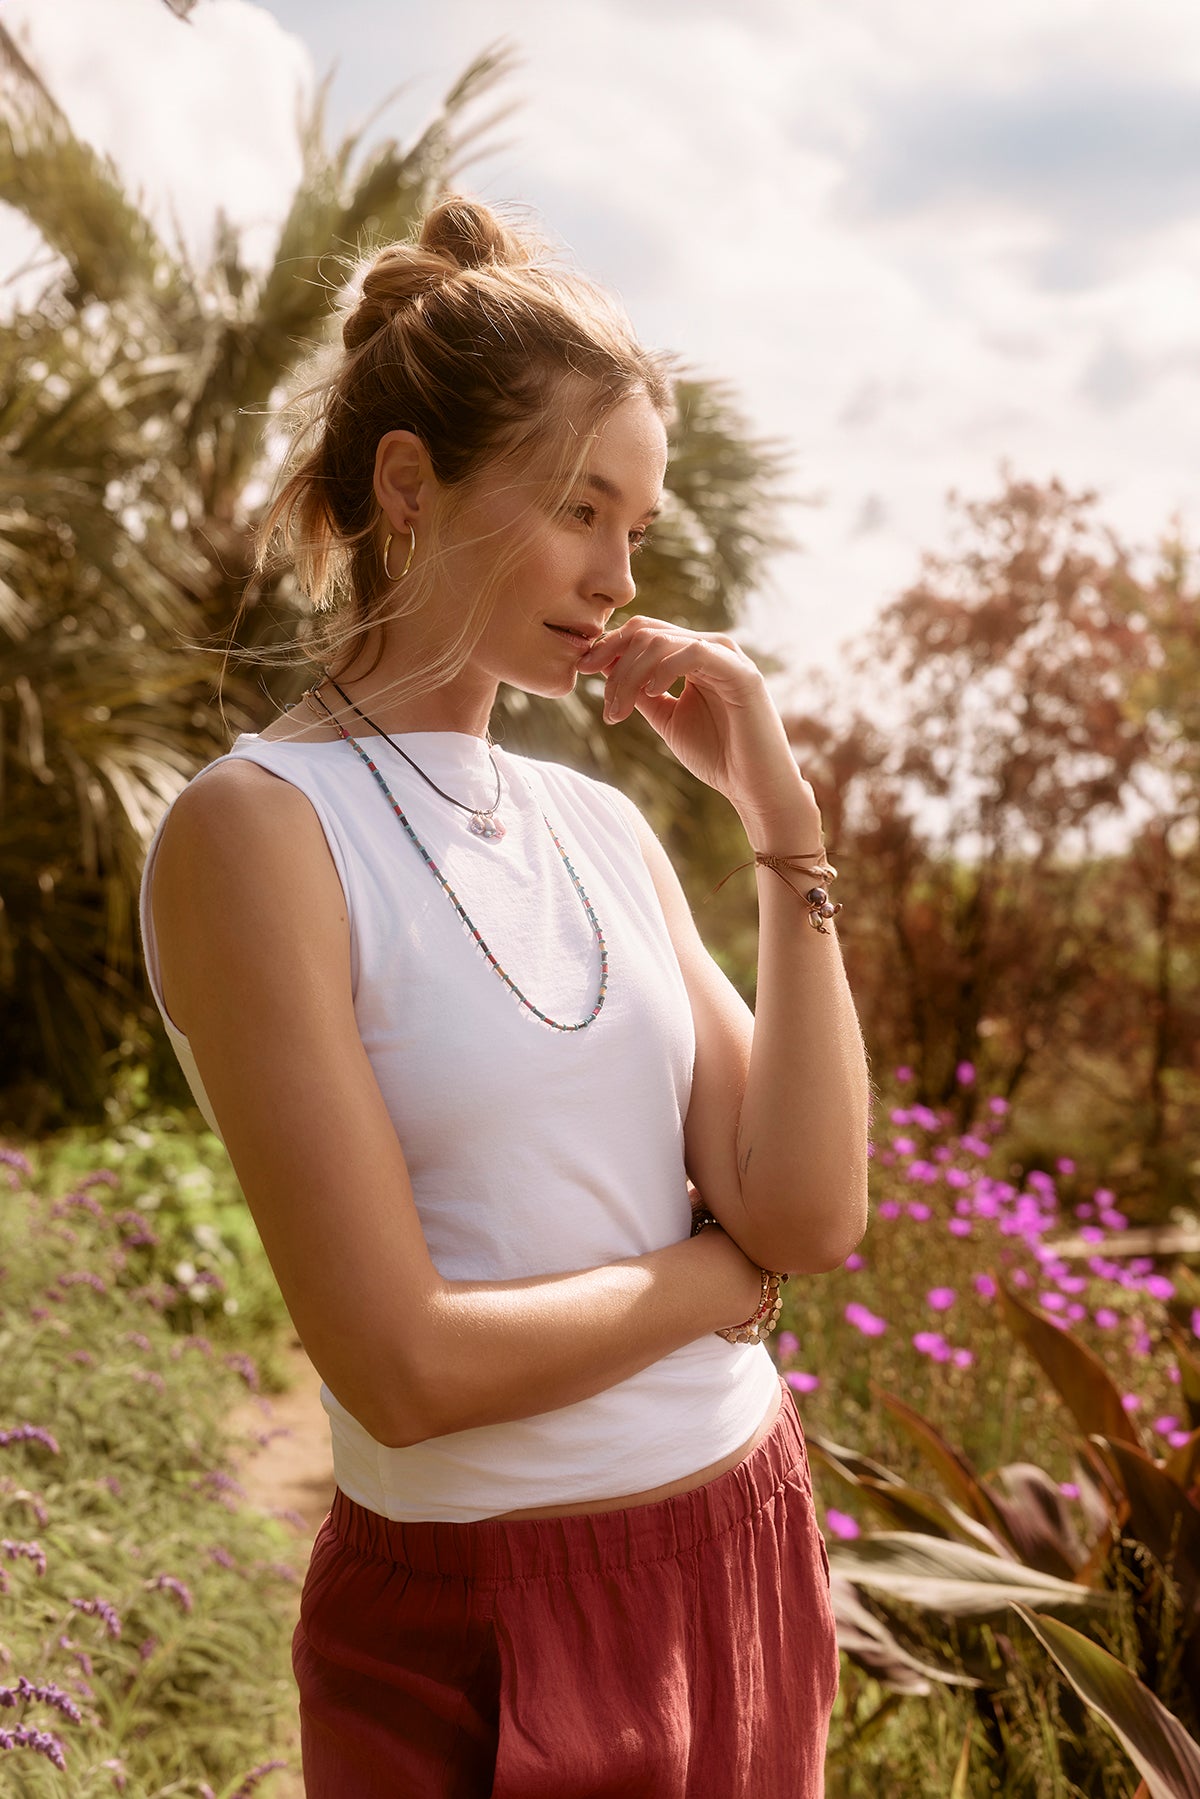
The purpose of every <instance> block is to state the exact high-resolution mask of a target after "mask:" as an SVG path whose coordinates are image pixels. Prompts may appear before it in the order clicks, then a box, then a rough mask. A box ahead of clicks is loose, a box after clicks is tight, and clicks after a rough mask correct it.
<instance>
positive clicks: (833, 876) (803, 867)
mask: <svg viewBox="0 0 1200 1799" xmlns="http://www.w3.org/2000/svg"><path fill="white" fill-rule="evenodd" d="M754 863H755V866H756V867H757V866H758V864H759V863H761V864H762V866H763V867H764V868H773V869H774V870H775V873H776V874H777V875H778V876H779V878H780V880H781V881H782V882H783V883H784V885H785V886H786V887H792V883H791V882H790V881H789V880H788V878H787V876H786V875H785V874H784V872H783V871H784V869H785V868H792V869H795V871H796V873H797V874H805V875H815V876H816V877H817V879H818V880H820V881H836V880H837V869H836V868H833V867H831V866H830V864H829V863H828V862H827V861H826V860H825V846H824V844H822V845H821V848H820V849H819V850H814V851H813V852H812V853H811V855H800V856H775V855H771V854H769V853H768V852H767V851H766V850H755V852H754ZM749 867H750V862H749V860H747V861H745V862H739V863H738V865H737V868H731V869H730V871H729V874H727V875H723V876H722V878H721V879H720V880H719V881H718V882H717V884H716V886H715V887H714V888H713V893H719V892H720V891H721V889H722V887H723V886H724V885H725V882H726V881H727V880H728V879H729V875H735V874H737V873H738V870H739V869H743V868H749ZM799 891H800V890H799V888H797V887H792V892H793V893H798V892H799ZM800 897H801V899H802V900H803V901H804V903H805V905H806V906H807V907H808V915H807V916H808V922H809V924H810V925H812V927H813V929H814V930H816V931H820V933H821V935H822V936H823V937H828V935H829V932H828V930H827V929H826V928H825V920H826V919H827V918H836V917H837V915H838V913H839V912H841V911H843V910H844V908H843V907H842V906H841V905H835V904H834V902H833V901H832V900H831V899H830V897H829V894H828V892H827V891H826V889H825V888H824V887H810V888H809V889H808V892H807V893H801V894H800ZM709 898H710V899H711V898H712V894H710V895H709Z"/></svg>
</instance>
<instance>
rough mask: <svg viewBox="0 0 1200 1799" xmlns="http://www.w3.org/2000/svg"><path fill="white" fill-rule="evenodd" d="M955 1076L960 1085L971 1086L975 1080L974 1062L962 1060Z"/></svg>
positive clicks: (955, 1071)
mask: <svg viewBox="0 0 1200 1799" xmlns="http://www.w3.org/2000/svg"><path fill="white" fill-rule="evenodd" d="M954 1078H955V1080H956V1081H957V1082H958V1084H959V1086H960V1087H970V1086H971V1085H972V1084H973V1083H974V1080H975V1064H974V1062H960V1063H959V1065H958V1067H957V1068H956V1069H955V1070H954Z"/></svg>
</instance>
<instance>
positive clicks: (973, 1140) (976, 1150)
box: [958, 1133, 992, 1156]
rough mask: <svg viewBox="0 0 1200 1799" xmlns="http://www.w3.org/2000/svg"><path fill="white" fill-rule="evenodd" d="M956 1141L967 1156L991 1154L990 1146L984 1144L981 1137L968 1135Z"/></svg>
mask: <svg viewBox="0 0 1200 1799" xmlns="http://www.w3.org/2000/svg"><path fill="white" fill-rule="evenodd" d="M958 1141H959V1143H960V1145H961V1146H962V1148H963V1149H965V1150H966V1151H967V1153H968V1154H969V1155H972V1156H990V1155H991V1153H992V1146H991V1144H990V1143H985V1142H984V1140H983V1138H982V1137H976V1136H973V1135H972V1134H970V1133H968V1134H967V1135H966V1136H964V1137H960V1138H959V1140H958Z"/></svg>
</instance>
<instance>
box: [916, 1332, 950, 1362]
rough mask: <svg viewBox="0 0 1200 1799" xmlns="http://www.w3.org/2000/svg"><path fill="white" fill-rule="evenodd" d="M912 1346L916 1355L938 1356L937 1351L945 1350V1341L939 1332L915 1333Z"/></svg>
mask: <svg viewBox="0 0 1200 1799" xmlns="http://www.w3.org/2000/svg"><path fill="white" fill-rule="evenodd" d="M912 1346H913V1348H914V1349H915V1350H916V1351H917V1353H918V1355H930V1356H938V1355H939V1351H941V1350H943V1349H945V1348H946V1339H945V1337H943V1335H942V1333H941V1331H917V1332H916V1333H915V1334H914V1336H913V1339H912Z"/></svg>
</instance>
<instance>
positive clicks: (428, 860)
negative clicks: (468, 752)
mask: <svg viewBox="0 0 1200 1799" xmlns="http://www.w3.org/2000/svg"><path fill="white" fill-rule="evenodd" d="M329 679H330V680H331V682H332V685H333V686H334V687H337V682H336V681H333V680H332V677H329ZM337 690H338V692H339V693H342V690H341V688H340V687H337ZM308 697H309V698H311V699H314V700H315V701H316V703H317V705H318V706H320V707H321V708H322V710H323V711H325V712H327V713H329V717H330V720H331V721H332V723H333V726H334V729H335V730H336V731H337V732H338V733H339V735H340V736H341V737H343V738H344V739H345V741H346V742H347V743H349V744H352V745H353V747H354V748H355V749H356V750H357V751H358V753H359V755H360V756H361V757H362V759H363V761H364V762H365V763H366V765H367V767H368V768H369V769H370V771H371V773H372V774H373V775H374V776H375V779H376V780H377V781H378V783H379V785H380V787H382V789H383V791H384V794H385V795H386V797H387V800H388V803H389V804H390V806H391V808H392V810H393V812H394V813H395V814H396V817H397V818H398V819H399V820H400V823H401V824H402V825H403V826H404V829H405V830H406V831H407V832H408V835H409V837H410V838H411V839H412V841H413V842H414V843H415V844H416V846H417V848H418V850H419V851H420V852H421V856H422V858H423V860H424V862H425V866H426V867H427V868H428V869H429V870H430V872H431V873H432V874H434V875H436V877H437V879H438V880H439V881H440V882H441V884H442V886H443V888H444V889H445V891H446V893H447V894H448V895H449V897H450V900H451V902H452V904H453V906H454V909H455V911H456V912H457V913H458V915H459V917H460V918H461V920H462V922H463V924H464V925H465V926H466V928H467V931H468V934H469V935H470V936H471V937H472V938H473V940H474V941H475V942H476V943H477V944H478V945H479V948H480V949H481V950H482V951H483V954H484V956H485V957H486V958H487V960H488V962H490V963H491V965H492V967H493V968H494V969H495V971H496V973H497V974H498V975H499V976H500V979H501V980H502V981H503V982H504V984H505V986H506V987H508V988H510V989H511V990H512V992H513V993H515V994H516V996H517V998H518V1000H519V1001H520V1002H521V1004H522V1005H523V1006H525V1007H527V1008H528V1010H529V1011H530V1012H532V1013H533V1015H534V1017H535V1018H539V1019H540V1020H541V1021H542V1023H543V1024H547V1025H549V1026H550V1028H551V1030H555V1031H583V1030H586V1029H587V1027H588V1025H589V1024H591V1023H592V1022H593V1020H594V1019H596V1018H598V1017H599V1015H600V1011H601V1009H602V1007H603V1005H604V997H605V994H606V993H607V992H608V947H607V945H606V944H605V941H604V932H603V930H602V929H601V928H600V920H599V919H598V918H597V917H596V914H595V912H594V910H593V908H592V903H591V901H590V900H589V899H588V896H587V894H586V892H585V891H584V887H583V883H582V881H581V880H580V879H579V876H578V875H577V874H576V873H575V870H574V868H573V867H572V864H571V859H570V857H569V856H568V855H567V852H566V850H565V849H564V848H563V846H562V844H561V843H560V842H559V840H558V835H557V833H556V832H555V829H554V826H553V825H552V824H551V823H550V820H549V819H548V818H547V817H546V814H545V813H544V812H542V820H543V822H544V824H545V826H546V829H547V830H548V831H549V833H550V835H551V837H553V838H554V843H555V847H556V848H557V850H558V853H559V855H560V856H561V857H562V859H563V861H564V862H565V863H566V865H567V872H568V874H569V875H570V877H571V880H572V882H573V883H574V886H575V891H576V893H578V895H579V897H580V900H581V901H582V902H583V909H584V911H585V912H586V913H587V916H588V921H589V923H590V924H591V926H592V929H593V931H594V932H595V934H596V941H597V942H598V943H599V945H600V992H599V994H598V996H597V999H596V1003H595V1005H594V1006H593V1007H592V1010H591V1011H590V1012H589V1014H588V1016H587V1017H586V1018H584V1019H582V1020H581V1021H580V1023H579V1024H558V1023H557V1022H556V1021H555V1020H554V1019H553V1018H551V1017H550V1016H549V1015H548V1014H547V1013H545V1012H543V1011H541V1010H540V1009H539V1008H538V1007H537V1006H535V1005H534V1004H533V1002H532V1001H531V1000H528V999H526V997H525V995H524V994H523V993H522V992H521V989H520V988H519V987H518V986H517V984H516V982H515V981H513V980H510V979H509V977H508V975H506V974H505V972H504V970H503V969H502V968H501V966H500V964H499V962H497V960H496V958H495V956H493V954H492V952H491V950H490V949H489V948H488V946H487V944H486V943H485V942H484V940H483V938H482V937H481V935H480V933H479V931H478V930H477V929H476V927H475V925H474V923H473V922H472V920H471V919H470V918H469V917H468V915H467V913H466V911H465V910H464V908H463V906H462V903H461V902H460V900H459V897H458V895H457V894H456V893H455V891H454V889H453V887H451V885H450V883H449V881H447V879H446V877H445V876H444V875H443V874H442V872H441V870H440V869H439V868H438V866H437V864H436V863H435V862H434V861H433V859H432V857H431V856H430V854H429V852H428V850H427V849H426V848H425V845H424V844H423V843H422V842H421V840H420V838H419V837H418V836H417V834H416V832H415V831H414V830H413V828H412V826H411V825H410V824H409V822H408V820H407V818H405V816H404V814H403V812H402V811H401V810H400V807H399V805H398V804H397V802H396V799H395V797H394V795H393V794H392V791H391V789H390V788H389V786H388V784H387V782H386V781H385V780H384V778H383V775H382V774H381V773H380V771H379V769H378V768H377V767H376V766H375V764H374V762H372V760H371V758H370V756H368V754H367V752H366V750H364V749H363V747H362V745H361V743H359V742H357V740H356V739H355V738H353V737H351V735H350V733H349V731H347V730H346V729H345V728H344V726H343V725H342V724H341V723H340V721H339V720H338V719H336V718H334V715H333V713H332V712H330V710H329V707H328V706H326V704H325V702H324V700H323V699H321V698H320V697H319V695H318V694H317V692H316V690H315V689H314V688H309V690H308ZM342 698H343V699H344V700H346V703H347V705H349V706H352V707H353V708H354V711H355V712H357V713H358V716H359V717H360V718H362V719H365V720H366V722H367V724H369V725H370V726H371V728H372V730H374V731H376V732H378V734H379V736H380V737H382V738H384V740H385V741H386V742H387V743H391V744H392V748H393V749H394V750H396V751H397V752H398V753H399V754H400V755H401V756H404V760H405V761H406V762H409V763H411V764H412V766H413V768H416V769H417V773H418V774H419V775H420V776H421V778H422V780H424V781H426V782H428V784H429V786H430V787H433V788H434V791H435V792H436V793H441V791H442V790H441V788H440V787H437V786H436V785H435V783H434V782H433V781H430V780H429V776H428V775H427V774H425V772H424V770H423V769H420V768H417V765H416V763H415V762H413V760H412V757H411V756H408V755H405V752H404V751H403V750H402V749H401V748H400V745H399V744H398V743H392V740H391V738H390V737H389V736H388V735H387V732H386V731H380V730H379V726H378V725H377V724H375V722H374V720H373V719H370V718H367V715H366V713H365V712H363V711H361V710H360V709H359V707H357V706H355V705H354V701H353V700H351V699H350V698H349V697H348V696H347V695H346V694H344V693H343V694H342ZM491 747H492V744H491V738H490V737H489V738H488V748H489V750H490V749H491ZM492 765H493V767H495V758H494V757H493V759H492ZM499 778H500V777H499V770H498V769H497V771H496V779H497V803H499V786H498V784H499ZM450 797H451V796H450V795H449V794H442V798H443V799H449V798H450ZM462 803H463V802H462V801H461V800H455V801H454V804H455V805H456V806H459V805H462ZM464 810H465V811H468V812H470V811H472V809H471V807H469V806H466V807H464ZM538 810H539V811H541V807H540V806H539V808H538ZM494 811H495V807H494V806H493V808H492V811H491V812H489V813H487V814H486V816H487V818H488V819H491V817H492V812H494ZM480 816H481V814H480V813H478V812H472V819H471V828H472V829H474V830H475V831H476V834H477V835H479V836H484V837H502V836H503V835H504V829H503V826H501V827H500V829H499V830H496V831H481V830H479V829H478V827H477V826H476V825H475V820H476V818H479V817H480Z"/></svg>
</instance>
